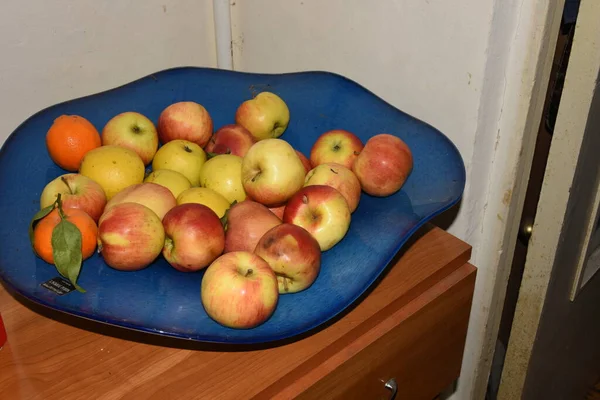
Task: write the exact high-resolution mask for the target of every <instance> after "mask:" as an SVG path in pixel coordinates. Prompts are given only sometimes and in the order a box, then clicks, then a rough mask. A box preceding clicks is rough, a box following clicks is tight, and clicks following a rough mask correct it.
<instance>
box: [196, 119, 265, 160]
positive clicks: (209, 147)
mask: <svg viewBox="0 0 600 400" xmlns="http://www.w3.org/2000/svg"><path fill="white" fill-rule="evenodd" d="M255 142H256V140H254V137H253V136H252V134H251V133H250V132H249V131H248V129H246V128H244V127H243V126H241V125H236V124H229V125H225V126H222V127H221V128H219V129H217V131H216V132H215V133H214V134H213V135H212V136H211V138H210V140H209V141H208V143H207V144H206V146H205V147H204V150H205V151H206V152H208V153H215V154H234V155H236V156H240V157H244V156H245V155H246V153H247V152H248V149H249V148H250V147H251V146H252V145H253V144H254V143H255Z"/></svg>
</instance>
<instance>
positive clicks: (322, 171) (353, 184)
mask: <svg viewBox="0 0 600 400" xmlns="http://www.w3.org/2000/svg"><path fill="white" fill-rule="evenodd" d="M310 185H327V186H331V187H332V188H335V189H337V190H338V191H339V192H340V193H341V194H342V195H343V196H344V198H345V199H346V201H347V202H348V207H350V212H351V213H353V212H354V211H355V210H356V207H358V203H359V201H360V195H361V187H360V182H359V180H358V178H357V177H356V175H355V174H354V172H352V171H351V170H350V169H348V168H346V167H344V166H343V165H341V164H336V163H325V164H320V165H317V166H316V167H315V168H313V169H312V170H310V172H309V173H308V174H307V175H306V180H305V181H304V186H310Z"/></svg>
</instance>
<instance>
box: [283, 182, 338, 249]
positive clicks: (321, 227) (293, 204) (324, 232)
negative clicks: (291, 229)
mask: <svg viewBox="0 0 600 400" xmlns="http://www.w3.org/2000/svg"><path fill="white" fill-rule="evenodd" d="M283 222H284V223H287V224H294V225H298V226H301V227H302V228H304V229H306V230H307V231H308V232H309V233H310V234H311V235H313V237H314V238H315V239H317V242H319V247H320V248H321V251H326V250H329V249H331V248H332V247H333V246H335V245H336V244H337V243H339V242H340V241H341V240H342V239H343V238H344V236H345V235H346V233H347V232H348V229H349V228H350V208H349V207H348V203H347V202H346V199H345V198H344V196H343V195H342V194H341V193H340V192H339V191H338V190H337V189H334V188H332V187H331V186H326V185H311V186H306V187H304V188H302V189H300V190H299V191H298V192H297V193H296V194H295V195H294V196H293V197H292V198H291V199H290V200H289V201H288V203H287V205H286V207H285V212H284V213H283Z"/></svg>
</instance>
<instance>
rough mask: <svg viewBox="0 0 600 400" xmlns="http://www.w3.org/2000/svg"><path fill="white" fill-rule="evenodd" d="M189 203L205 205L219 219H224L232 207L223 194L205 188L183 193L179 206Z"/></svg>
mask: <svg viewBox="0 0 600 400" xmlns="http://www.w3.org/2000/svg"><path fill="white" fill-rule="evenodd" d="M187 203H197V204H203V205H205V206H207V207H208V208H210V209H211V210H213V211H214V212H215V214H217V215H218V216H219V218H221V217H223V215H225V212H226V211H227V210H228V209H229V207H230V206H231V204H230V203H229V202H228V201H227V199H226V198H225V197H223V195H222V194H220V193H217V192H215V191H214V190H212V189H209V188H204V187H193V188H189V189H187V190H184V191H183V192H181V194H180V195H179V196H178V197H177V205H181V204H187Z"/></svg>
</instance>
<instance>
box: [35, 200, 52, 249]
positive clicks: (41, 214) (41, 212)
mask: <svg viewBox="0 0 600 400" xmlns="http://www.w3.org/2000/svg"><path fill="white" fill-rule="evenodd" d="M54 205H55V203H52V204H51V205H49V206H48V207H45V208H42V209H41V210H39V211H38V212H36V213H35V214H34V215H33V218H31V222H30V223H29V241H30V242H31V247H33V226H34V225H35V223H36V222H37V221H39V220H40V219H42V218H44V217H45V216H46V215H48V214H50V212H51V211H52V210H53V209H54Z"/></svg>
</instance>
